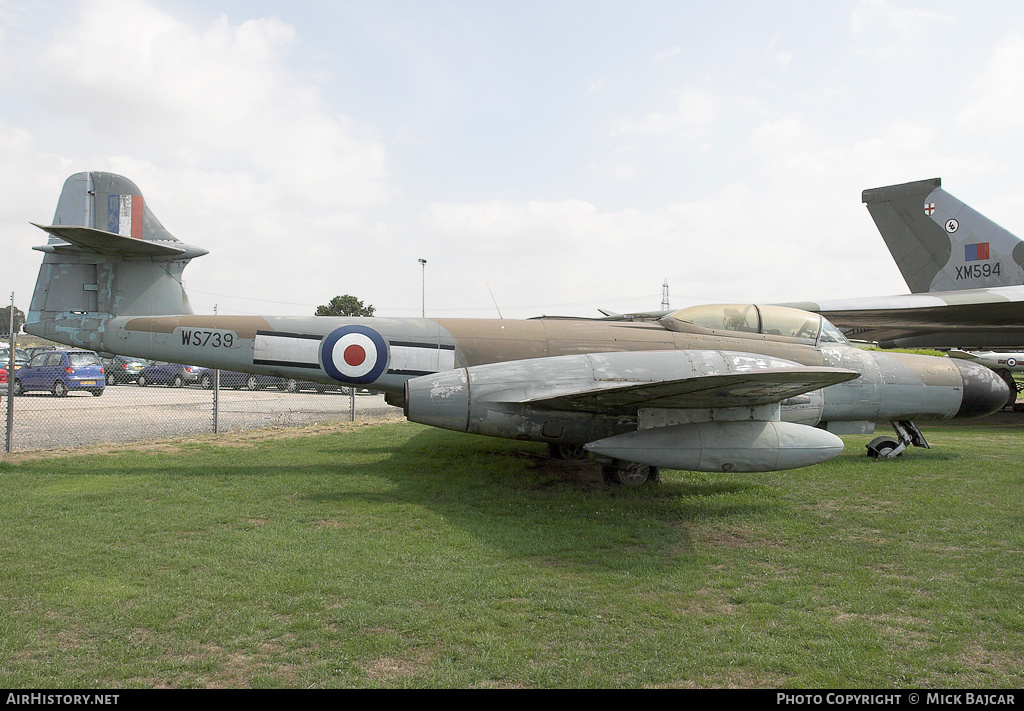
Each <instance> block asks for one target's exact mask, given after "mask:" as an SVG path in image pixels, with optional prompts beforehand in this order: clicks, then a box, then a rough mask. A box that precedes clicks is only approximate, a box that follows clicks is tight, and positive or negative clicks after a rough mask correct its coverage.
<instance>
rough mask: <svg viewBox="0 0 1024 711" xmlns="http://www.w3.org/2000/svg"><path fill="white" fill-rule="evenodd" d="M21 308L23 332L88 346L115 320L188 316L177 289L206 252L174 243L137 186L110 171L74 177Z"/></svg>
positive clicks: (183, 297) (62, 197)
mask: <svg viewBox="0 0 1024 711" xmlns="http://www.w3.org/2000/svg"><path fill="white" fill-rule="evenodd" d="M36 226H37V227H39V228H40V229H42V230H44V231H46V232H47V233H49V235H50V239H49V241H48V242H47V244H46V245H44V246H42V247H35V248H34V249H37V250H39V251H41V252H44V253H45V254H46V256H45V257H43V264H42V266H41V267H40V268H39V277H38V278H37V280H36V288H35V291H34V292H33V294H32V302H31V304H30V305H29V314H28V319H27V322H26V324H25V330H26V331H27V332H29V333H32V334H35V335H38V336H43V337H44V338H49V339H51V340H54V341H58V342H60V343H66V344H68V345H73V346H85V347H93V348H95V347H96V346H97V345H98V344H99V343H100V342H101V341H102V338H101V334H102V331H103V329H104V326H105V324H106V323H107V321H109V320H110V319H111V318H114V317H116V316H129V315H138V316H141V315H147V316H158V315H170V314H189V313H192V306H191V305H190V304H189V301H188V296H186V294H185V290H184V288H183V287H182V284H181V273H182V271H183V270H184V268H185V266H186V265H187V264H188V263H189V261H190V260H191V259H192V258H194V257H198V256H202V255H203V254H206V250H203V249H197V248H195V247H190V246H188V245H186V244H184V243H183V242H180V241H179V240H177V239H175V237H174V236H173V235H172V234H171V233H170V232H168V231H167V230H166V229H165V228H164V226H163V225H161V224H160V221H159V220H157V219H156V217H155V216H154V215H153V213H152V212H150V209H149V207H148V206H147V205H146V203H145V201H144V200H143V197H142V193H141V191H140V190H139V189H138V187H137V186H136V185H135V184H134V183H133V182H132V181H130V180H128V179H127V178H123V177H121V176H120V175H114V174H112V173H99V172H89V173H77V174H75V175H72V176H71V177H70V178H68V179H67V181H65V183H64V189H63V190H62V191H61V194H60V199H59V200H58V202H57V211H56V213H55V214H54V216H53V224H52V225H49V226H45V227H44V226H42V225H36Z"/></svg>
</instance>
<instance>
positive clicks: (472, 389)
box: [405, 351, 849, 472]
mask: <svg viewBox="0 0 1024 711" xmlns="http://www.w3.org/2000/svg"><path fill="white" fill-rule="evenodd" d="M820 370H823V369H818V370H815V369H811V368H806V367H804V366H801V365H800V364H798V363H794V362H792V361H786V360H782V359H778V358H771V357H768V356H761V355H754V354H745V353H734V352H727V351H663V352H651V353H635V352H634V353H601V354H587V355H573V356H560V357H556V358H538V359H532V360H521V361H510V362H504V363H491V364H487V365H480V366H473V367H469V368H459V369H457V370H450V371H445V372H441V373H434V374H431V375H425V376H422V377H419V378H414V379H412V380H410V381H408V383H407V385H406V392H405V414H406V417H408V419H409V420H411V421H413V422H420V423H422V424H427V425H431V426H434V427H441V428H444V429H450V430H455V431H458V432H470V433H474V434H482V435H489V436H495V437H504V438H515V439H524V440H532V441H541V442H556V443H560V444H572V445H586V448H587V449H588V450H589V451H591V452H592V453H594V454H595V455H598V456H601V457H606V458H610V459H621V460H624V461H630V462H636V463H639V464H647V465H650V466H659V467H667V468H672V469H686V470H691V471H715V472H718V471H775V470H779V469H791V468H795V467H802V466H808V465H811V464H817V463H820V462H823V461H826V460H828V459H831V458H833V457H835V456H837V455H838V454H839V453H840V452H842V449H843V442H842V440H841V439H839V438H838V437H836V436H835V435H834V434H832V433H830V432H827V431H825V430H820V429H816V428H814V427H808V426H806V425H800V424H795V423H792V422H781V421H779V404H778V403H779V400H781V399H782V398H783V397H784V396H779V397H778V398H777V399H773V396H772V395H771V394H768V391H769V390H771V389H772V388H774V387H782V386H779V385H778V384H777V383H776V382H760V380H758V382H754V379H755V378H756V379H759V378H760V376H761V374H765V375H766V376H767V377H777V378H780V379H783V380H785V379H787V378H797V377H805V374H806V373H808V372H811V371H814V374H815V375H816V376H817V375H818V374H819V371H820ZM824 370H827V369H824ZM834 373H835V371H833V372H831V373H829V374H828V375H829V376H831V377H836V376H835V375H834ZM841 377H849V375H845V376H841ZM732 379H743V382H742V383H738V382H737V384H736V385H735V386H733V385H732V383H733V380H732ZM720 383H724V385H723V384H720ZM784 387H797V388H798V387H801V386H793V385H791V384H787V385H785V386H784ZM802 387H803V391H806V390H808V389H809V388H810V387H813V386H808V385H803V386H802ZM631 388H636V389H642V390H644V393H643V395H644V401H645V402H647V401H648V399H649V398H650V397H651V389H658V388H663V390H664V391H665V394H664V395H662V394H661V390H659V391H658V393H659V397H663V398H664V399H665V400H666V402H665V403H663V404H662V405H661V407H663V408H664V409H663V410H660V411H659V412H662V413H668V414H669V417H670V419H668V420H667V421H665V420H664V419H661V420H658V418H656V417H655V418H651V417H643V416H641V417H638V410H639V408H637V407H636V406H633V407H632V408H630V406H629V405H628V401H629V398H630V396H631V395H632V390H631ZM755 391H757V392H756V393H755ZM638 399H639V395H638ZM680 402H683V403H685V404H683V405H680ZM672 418H674V419H672ZM651 420H658V421H657V423H656V424H654V425H650V424H649V422H650V421H651ZM709 420H714V421H709ZM638 421H639V422H640V424H639V425H638ZM638 426H639V429H638Z"/></svg>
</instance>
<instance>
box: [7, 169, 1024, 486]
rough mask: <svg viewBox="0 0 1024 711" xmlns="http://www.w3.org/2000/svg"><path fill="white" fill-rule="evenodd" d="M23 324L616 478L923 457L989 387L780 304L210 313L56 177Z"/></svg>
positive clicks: (111, 190) (982, 372) (998, 390)
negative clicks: (357, 404)
mask: <svg viewBox="0 0 1024 711" xmlns="http://www.w3.org/2000/svg"><path fill="white" fill-rule="evenodd" d="M40 227H41V228H42V229H43V230H45V231H46V232H48V233H49V235H50V238H49V242H48V243H47V244H46V245H44V246H41V247H36V249H38V250H40V251H42V252H44V253H45V256H44V258H43V264H42V267H41V268H40V271H39V278H38V281H37V284H36V288H35V292H34V293H33V296H32V303H31V305H30V307H29V317H28V323H27V324H26V326H25V330H26V331H28V332H29V333H33V334H36V335H39V336H42V337H45V338H48V339H51V340H54V341H58V342H61V343H65V344H68V345H71V346H76V347H83V348H89V349H92V350H95V351H98V352H100V353H110V354H122V355H132V356H140V357H143V358H153V359H158V360H166V361H174V362H179V363H190V364H195V365H201V366H207V367H211V368H223V369H227V370H233V371H243V372H251V373H257V374H266V375H277V376H281V377H285V378H295V379H301V380H312V381H318V382H322V383H329V384H337V383H343V384H346V385H352V386H358V387H361V388H369V389H371V390H377V391H382V392H384V393H385V396H386V399H387V401H388V402H390V403H392V404H394V405H399V406H402V407H403V408H404V410H405V414H406V416H407V417H408V419H409V420H412V421H414V422H421V423H425V424H428V425H433V426H436V427H443V428H446V429H450V430H457V431H460V432H472V433H478V434H483V435H491V436H495V437H506V438H514V439H521V440H530V441H536V442H544V443H547V444H548V446H549V448H550V450H551V452H552V453H553V454H554V455H556V456H575V455H579V454H581V453H587V454H588V456H591V457H594V458H597V459H598V460H599V461H600V462H602V464H603V466H604V471H605V476H606V478H608V480H609V481H611V482H614V483H618V484H641V483H644V482H646V481H652V480H655V479H657V476H658V469H659V468H660V467H667V468H673V469H686V470H699V471H711V472H718V471H733V472H753V471H772V470H780V469H788V468H793V467H801V466H807V465H811V464H815V463H818V462H823V461H825V460H828V459H831V458H832V457H835V456H837V455H838V454H839V453H840V452H841V451H842V449H843V442H842V440H841V439H840V438H839V437H838V436H836V435H837V434H843V433H871V432H873V430H874V426H875V423H876V422H886V421H888V422H891V423H892V424H893V427H894V428H895V430H896V433H897V438H895V439H894V438H890V437H879V438H876V440H875V441H874V442H872V444H871V445H869V453H873V454H874V455H875V456H895V455H896V454H899V453H900V452H902V451H903V450H904V449H905V448H906V447H907V446H908V445H909V444H915V445H919V446H927V442H925V440H924V437H923V436H922V435H921V432H920V430H919V429H918V427H917V425H916V424H915V423H916V422H917V421H922V420H930V419H945V418H952V417H973V416H980V415H985V414H988V413H990V412H993V411H995V410H996V409H998V408H999V407H1001V406H1002V405H1003V404H1004V403H1005V402H1006V400H1007V389H1006V385H1005V384H1004V383H1003V381H1002V379H1000V378H999V377H998V376H996V375H995V374H994V373H993V372H992V371H991V370H989V369H988V368H985V367H983V366H980V365H976V364H974V363H971V362H968V361H965V360H954V359H949V358H937V357H931V356H923V355H911V354H903V353H884V352H870V351H864V350H861V349H858V348H856V347H854V346H852V345H850V344H849V343H848V342H847V340H846V339H845V338H844V337H843V335H842V334H841V333H840V332H839V331H838V330H837V329H836V328H835V327H834V326H833V325H832V324H831V323H829V322H828V321H827V320H826V319H825V318H823V317H822V316H821V315H819V314H816V313H810V312H807V311H802V310H798V309H792V308H786V307H781V306H758V305H752V304H738V305H737V304H725V305H717V306H700V307H696V308H691V309H684V310H682V311H676V312H672V313H669V314H666V315H664V316H662V317H660V318H658V319H656V320H641V321H626V320H608V319H580V318H539V319H528V320H521V321H515V320H509V319H502V320H487V319H440V318H437V319H435V318H377V317H372V318H335V317H316V316H295V317H281V316H209V315H199V314H194V313H192V308H191V306H190V305H189V300H188V297H187V295H186V294H185V290H184V288H183V287H182V282H181V277H182V271H183V270H184V268H185V266H186V265H187V264H188V263H189V261H190V260H191V259H194V258H195V257H198V256H201V255H204V254H206V251H205V250H203V249H199V248H196V247H192V246H189V245H187V244H184V243H182V242H180V241H179V240H177V239H175V238H174V237H173V236H172V235H171V234H170V233H169V232H168V231H167V230H166V229H165V228H164V227H163V225H161V224H160V222H159V221H158V220H157V219H156V217H155V216H154V215H153V213H152V212H151V211H150V209H149V206H148V205H147V204H146V202H145V200H144V199H143V197H142V193H141V192H140V191H139V189H138V188H137V187H136V186H135V184H134V183H132V182H131V181H130V180H128V179H126V178H123V177H121V176H118V175H112V174H109V173H100V172H89V173H79V174H76V175H73V176H71V177H70V178H68V180H67V181H66V182H65V184H64V189H63V192H62V193H61V196H60V200H59V201H58V204H57V211H56V214H55V216H54V219H53V224H51V225H48V226H41V225H40Z"/></svg>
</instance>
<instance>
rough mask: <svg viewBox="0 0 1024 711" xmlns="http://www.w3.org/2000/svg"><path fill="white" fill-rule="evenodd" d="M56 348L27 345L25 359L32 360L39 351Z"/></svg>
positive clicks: (44, 351) (54, 348) (45, 351)
mask: <svg viewBox="0 0 1024 711" xmlns="http://www.w3.org/2000/svg"><path fill="white" fill-rule="evenodd" d="M55 350H57V349H56V347H54V346H29V347H28V348H26V349H25V358H26V360H32V359H33V358H35V357H36V356H37V355H39V354H40V353H47V352H49V351H55Z"/></svg>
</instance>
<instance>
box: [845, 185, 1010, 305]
mask: <svg viewBox="0 0 1024 711" xmlns="http://www.w3.org/2000/svg"><path fill="white" fill-rule="evenodd" d="M941 185H942V180H941V179H939V178H933V179H931V180H919V181H917V182H914V183H903V184H901V185H890V186H888V187H884V188H872V189H870V190H865V191H864V192H863V194H862V195H861V200H862V201H863V202H864V203H866V204H867V206H868V212H870V213H871V217H872V219H874V221H875V224H876V225H877V226H878V231H879V232H881V233H882V238H883V239H884V240H885V244H886V245H887V246H888V247H889V252H890V253H891V254H892V256H893V259H895V260H896V264H897V266H899V268H900V272H901V273H902V274H903V278H904V280H906V282H907V286H909V287H910V290H911V291H912V292H913V293H915V294H917V293H922V292H928V291H959V290H961V289H980V288H986V287H994V286H1018V285H1021V284H1024V242H1022V241H1021V240H1020V239H1018V238H1017V237H1015V236H1014V235H1012V234H1011V233H1009V232H1007V231H1006V230H1004V229H1003V228H1002V227H1000V226H999V225H997V224H996V223H994V222H992V220H990V219H988V218H987V217H985V216H984V215H982V214H981V213H980V212H977V211H975V210H973V209H971V208H970V207H968V206H967V205H965V204H964V203H962V202H960V201H959V200H957V199H956V198H955V197H953V196H952V195H950V194H949V193H947V192H946V191H945V190H943V189H942V187H941Z"/></svg>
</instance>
